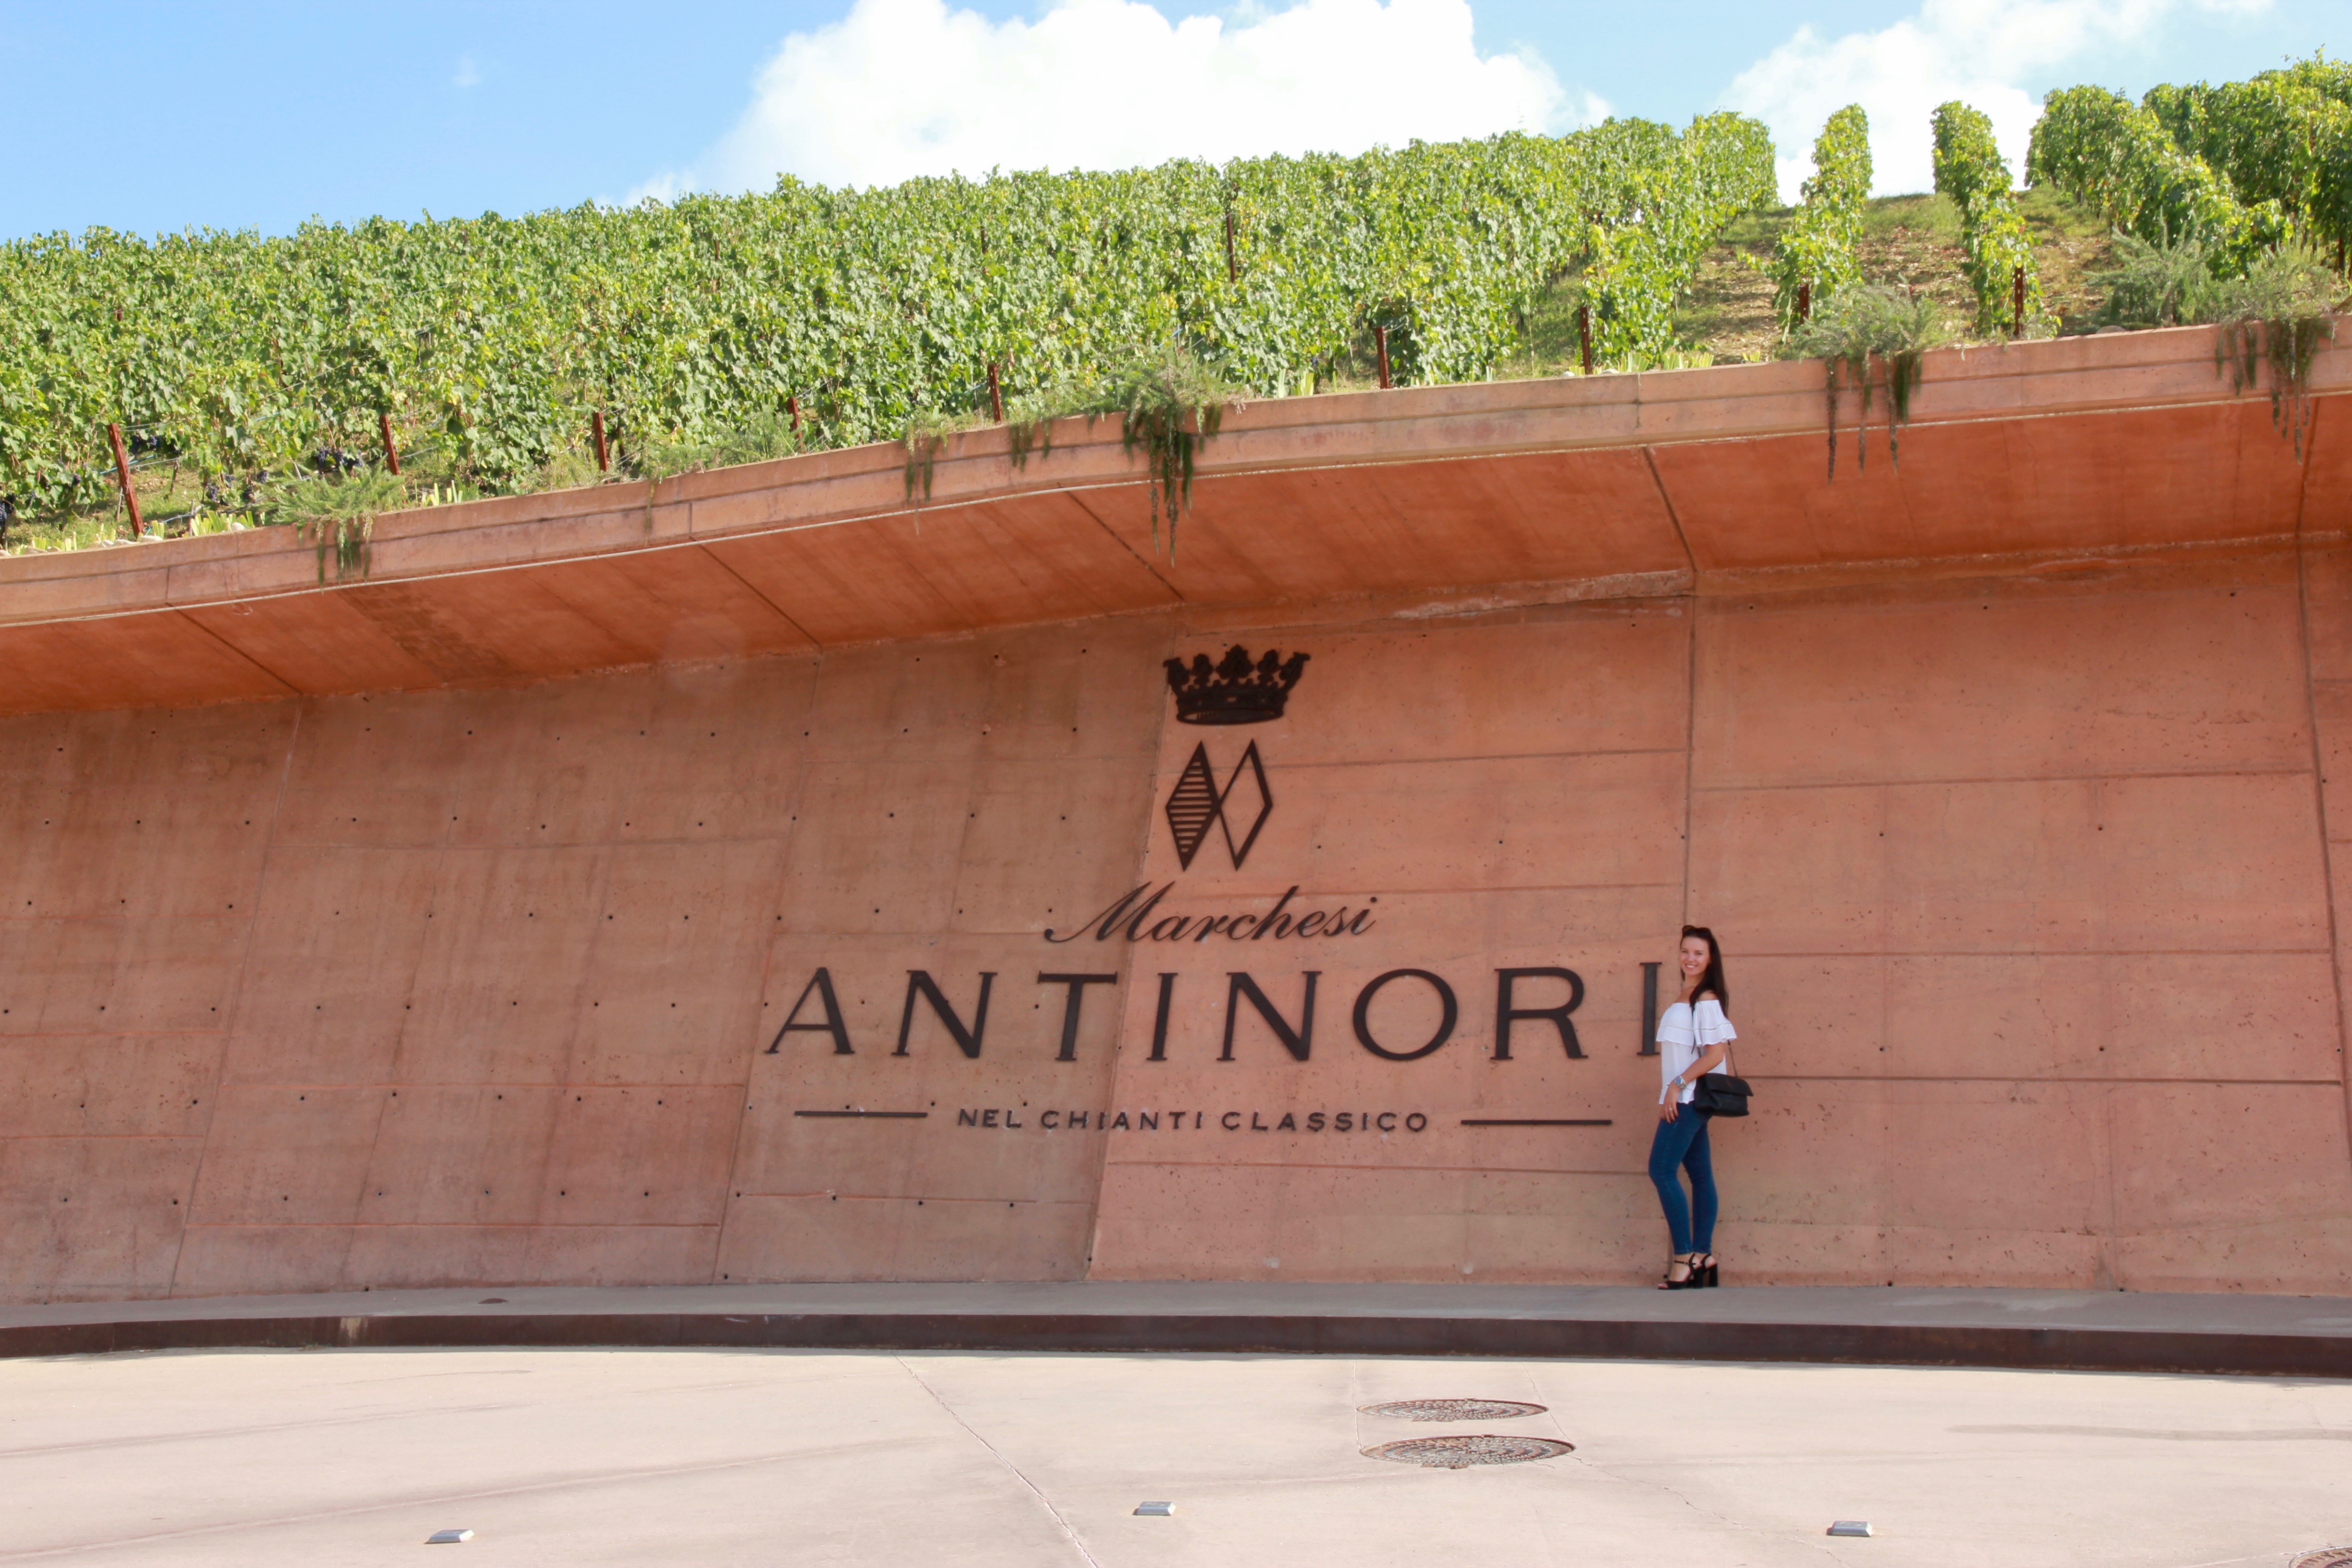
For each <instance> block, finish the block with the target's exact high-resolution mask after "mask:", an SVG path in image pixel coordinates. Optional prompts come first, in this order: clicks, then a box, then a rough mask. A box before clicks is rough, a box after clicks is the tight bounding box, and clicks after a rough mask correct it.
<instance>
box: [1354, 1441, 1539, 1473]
mask: <svg viewBox="0 0 2352 1568" xmlns="http://www.w3.org/2000/svg"><path fill="white" fill-rule="evenodd" d="M1575 1451H1576V1445H1575V1444H1573V1443H1562V1442H1559V1441H1557V1440H1556V1439H1554V1438H1550V1437H1504V1436H1496V1435H1495V1434H1493V1433H1490V1432H1488V1433H1481V1434H1479V1435H1478V1436H1475V1437H1455V1436H1444V1437H1435V1436H1433V1437H1407V1438H1406V1439H1405V1440H1404V1441H1403V1442H1402V1443H1382V1444H1381V1445H1380V1446H1379V1447H1374V1448H1367V1449H1365V1450H1364V1457H1365V1458H1368V1459H1393V1460H1394V1461H1396V1462H1397V1463H1398V1464H1400V1465H1429V1466H1433V1467H1434V1468H1438V1469H1441V1470H1466V1469H1468V1468H1470V1467H1471V1466H1473V1465H1524V1464H1526V1463H1527V1462H1528V1461H1529V1460H1530V1459H1557V1458H1559V1457H1560V1456H1561V1455H1562V1454H1570V1453H1574V1452H1575Z"/></svg>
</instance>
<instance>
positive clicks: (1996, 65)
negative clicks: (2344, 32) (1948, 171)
mask: <svg viewBox="0 0 2352 1568" xmlns="http://www.w3.org/2000/svg"><path fill="white" fill-rule="evenodd" d="M2185 5H2194V6H2195V7H2196V8H2197V9H2199V10H2202V11H2218V12H2235V13H2251V12H2257V11H2263V10H2267V9H2268V8H2269V5H2270V0H1925V3H1924V4H1923V5H1920V7H1919V9H1918V11H1917V13H1916V14H1915V15H1913V16H1907V17H1906V18H1904V19H1903V20H1902V21H1899V22H1896V23H1895V24H1894V25H1893V26H1887V27H1882V28H1880V29H1879V30H1878V31H1876V32H1874V33H1848V34H1846V35H1845V36H1844V37H1838V38H1832V39H1824V38H1822V37H1821V36H1820V35H1819V34H1817V33H1815V32H1814V31H1813V30H1812V29H1811V27H1801V28H1799V29H1798V30H1797V32H1796V34H1795V35H1794V36H1793V37H1790V39H1789V41H1788V42H1787V43H1785V44H1782V45H1781V46H1780V47H1779V48H1777V49H1774V50H1773V51H1772V52H1771V53H1770V54H1769V55H1766V56H1765V57H1764V58H1762V59H1760V60H1759V61H1757V62H1756V63H1755V64H1754V65H1752V66H1750V67H1748V69H1747V70H1745V71H1743V72H1741V73H1740V75H1739V77H1738V79H1737V80H1735V81H1734V82H1733V83H1732V84H1731V87H1730V88H1729V89H1728V90H1727V91H1726V92H1725V94H1724V96H1723V101H1724V102H1725V104H1727V106H1729V107H1731V108H1733V109H1738V110H1746V111H1747V112H1748V113H1750V114H1753V115H1755V116H1756V117H1757V118H1758V119H1759V120H1761V121H1764V123H1765V124H1767V125H1769V126H1770V127H1771V129H1772V140H1773V142H1775V143H1776V144H1777V145H1778V146H1779V148H1780V194H1781V195H1782V197H1783V198H1784V199H1786V200H1789V201H1794V200H1795V199H1796V198H1797V186H1798V184H1799V183H1800V182H1801V181H1802V180H1803V179H1804V178H1805V177H1806V176H1807V175H1809V174H1811V173H1812V145H1813V138H1814V137H1816V136H1818V135H1820V134H1821V129H1822V121H1825V120H1827V119H1828V118H1829V117H1830V115H1831V114H1832V113H1833V112H1834V111H1836V110H1839V109H1842V108H1843V107H1844V106H1845V105H1847V104H1849V103H1859V104H1861V105H1862V106H1863V108H1864V110H1868V111H1869V114H1870V153H1871V162H1872V165H1873V174H1874V179H1875V184H1876V188H1877V190H1878V191H1879V193H1880V194H1882V195H1885V194H1895V193H1900V192H1906V191H1926V190H1932V189H1934V188H1935V166H1934V161H1933V157H1932V149H1933V147H1934V135H1933V133H1932V132H1930V130H1929V129H1928V116H1929V115H1930V114H1932V113H1933V112H1934V111H1935V108H1936V106H1937V104H1939V103H1944V102H1947V101H1948V100H1952V99H1956V98H1957V99H1958V100H1961V101H1963V102H1965V103H1967V104H1969V106H1970V107H1971V108H1975V109H1980V110H1983V111H1984V112H1985V113H1986V114H1988V115H1990V116H1991V118H1992V123H1993V134H1994V135H1995V136H1996V137H1997V138H1998V139H1999V140H2000V149H2001V152H2002V153H2005V154H2006V155H2007V156H2008V158H2009V160H2010V163H2011V168H2012V170H2013V172H2014V173H2015V174H2016V175H2017V177H2018V178H2019V180H2020V181H2022V180H2023V178H2024V176H2025V145H2026V142H2027V139H2028V138H2029V137H2030V136H2031V135H2032V131H2033V122H2034V121H2035V120H2036V119H2038V118H2040V116H2041V113H2042V100H2041V97H2040V95H2039V94H2038V93H2036V92H2034V91H2032V90H2030V89H2029V86H2028V84H2029V83H2032V82H2036V81H2038V80H2041V79H2043V78H2044V74H2045V73H2047V72H2050V71H2052V70H2054V69H2056V68H2060V67H2062V66H2065V65H2067V64H2069V63H2070V62H2079V61H2080V60H2081V58H2082V57H2084V55H2086V54H2090V53H2093V52H2094V51H2099V52H2101V53H2102V54H2105V52H2107V51H2111V50H2113V49H2114V48H2115V47H2116V46H2130V45H2135V44H2146V43H2147V42H2148V41H2150V39H2151V35H2152V34H2153V33H2154V32H2155V31H2156V29H2157V28H2158V27H2159V26H2161V25H2162V24H2163V22H2164V21H2165V19H2166V17H2167V16H2168V14H2170V13H2173V12H2176V11H2179V10H2181V9H2183V8H2184V6H2185Z"/></svg>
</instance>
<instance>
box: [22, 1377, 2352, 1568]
mask: <svg viewBox="0 0 2352 1568" xmlns="http://www.w3.org/2000/svg"><path fill="white" fill-rule="evenodd" d="M1456 1397H1465V1398H1482V1399H1500V1400H1514V1401H1521V1402H1525V1403H1528V1404H1533V1405H1543V1406H1545V1407H1546V1409H1545V1411H1544V1413H1543V1414H1541V1415H1532V1416H1526V1417H1521V1418H1517V1419H1512V1420H1502V1421H1496V1420H1487V1421H1473V1422H1468V1423H1455V1424H1423V1423H1413V1422H1406V1421H1402V1420H1397V1419H1392V1418H1388V1417H1383V1416H1380V1415H1370V1414H1365V1413H1363V1412H1362V1411H1361V1410H1360V1406H1363V1405H1371V1404H1375V1403H1379V1402H1381V1401H1389V1400H1402V1399H1433V1398H1456ZM1439 1433H1498V1434H1522V1435H1526V1436H1539V1437H1548V1438H1552V1439H1556V1440H1561V1441H1565V1442H1568V1443H1571V1444H1573V1445H1574V1446H1575V1447H1574V1451H1573V1452H1572V1453H1570V1454H1567V1455H1565V1456H1562V1457H1559V1458H1549V1459H1544V1460H1538V1461H1533V1462H1526V1463H1517V1464H1510V1465H1505V1466H1496V1467H1478V1468H1466V1469H1434V1468H1420V1467H1417V1466H1410V1465H1405V1464H1399V1463H1392V1462H1387V1461H1383V1460H1381V1459H1378V1458H1367V1457H1366V1456H1365V1455H1364V1454H1363V1453H1362V1452H1361V1450H1363V1449H1365V1448H1367V1447H1374V1446H1376V1445H1379V1444H1384V1443H1391V1442H1396V1441H1400V1440H1403V1439H1407V1438H1412V1437H1419V1436H1428V1435H1432V1434H1439ZM1159 1500H1165V1501H1169V1502H1172V1503H1173V1504H1174V1505H1175V1511H1174V1513H1173V1514H1172V1516H1171V1517H1165V1518H1160V1517H1139V1516H1138V1515H1137V1514H1136V1513H1135V1511H1134V1510H1135V1509H1136V1507H1137V1505H1138V1504H1139V1503H1142V1502H1145V1501H1159ZM1839 1519H1857V1520H1868V1521H1870V1522H1871V1525H1872V1528H1873V1531H1874V1534H1873V1536H1872V1537H1871V1538H1870V1539H1867V1540H1843V1539H1832V1538H1831V1537H1829V1536H1827V1535H1826V1534H1825V1533H1824V1532H1825V1531H1826V1530H1827V1528H1828V1526H1829V1524H1830V1523H1831V1521H1833V1520H1839ZM0 1521H5V1531H0V1563H17V1562H74V1563H156V1564H163V1563H172V1564H184V1563H240V1564H252V1563H303V1564H318V1563H352V1564H373V1563H408V1562H416V1561H420V1560H421V1561H423V1562H424V1563H442V1564H460V1565H462V1564H465V1563H478V1564H488V1563H531V1564H567V1563H713V1564H716V1563H746V1564H750V1563H761V1564H765V1563H793V1564H803V1563H926V1564H938V1563H971V1564H998V1563H1001V1564H1006V1565H1008V1568H1010V1565H1015V1564H1018V1565H1021V1568H1031V1565H1036V1564H1062V1563H1068V1564H1081V1565H1083V1564H1088V1563H1093V1564H1100V1565H1103V1568H1113V1565H1118V1568H1127V1565H1130V1564H1132V1565H1138V1568H1141V1565H1161V1564H1194V1563H1201V1564H1207V1563H1215V1564H1251V1565H1259V1564H1318V1563H1332V1564H1340V1563H1345V1564H1350V1565H1359V1568H1382V1565H1388V1564H1395V1565H1398V1568H1405V1565H1412V1568H1423V1565H1426V1564H1432V1563H1495V1564H1514V1565H1517V1564H1540V1563H1561V1564H1569V1563H1573V1564H1611V1565H1622V1568H1635V1565H1640V1564H1649V1563H1658V1564H1665V1563H1674V1564H1689V1563H1702V1564H1710V1565H1722V1568H1734V1565H1738V1564H1754V1565H1759V1568H1765V1565H1779V1564H1832V1563H1857V1564H1872V1565H1888V1568H1891V1565H1894V1564H1906V1565H1908V1564H1936V1565H1938V1568H1967V1565H1971V1564H1987V1565H1994V1564H1998V1565H2000V1568H2029V1565H2037V1564H2051V1565H2059V1564H2065V1565H2077V1564H2080V1565H2097V1568H2105V1565H2109V1564H2113V1565H2116V1568H2126V1565H2129V1568H2189V1565H2192V1564H2194V1565H2218V1564H2222V1563H2249V1564H2252V1563H2263V1564H2278V1565H2280V1568H2284V1564H2286V1563H2288V1562H2289V1561H2290V1560H2291V1559H2292V1557H2293V1555H2294V1553H2296V1552H2299V1551H2303V1550H2308V1549H2310V1548H2314V1547H2319V1546H2325V1545H2328V1544H2331V1543H2337V1542H2347V1543H2352V1384H2345V1383H2339V1382H2326V1381H2317V1380H2313V1381H2298V1380H2283V1379H2273V1380H2261V1379H2240V1378H2210V1377H2185V1376H2154V1375H2124V1374H2103V1373H2047V1372H2004V1371H1980V1370H1952V1369H1921V1368H1909V1369H1893V1368H1878V1367H1859V1366H1771V1367H1766V1366H1754V1365H1739V1364H1692V1363H1632V1362H1510V1361H1488V1360H1472V1359H1460V1358H1454V1359H1444V1360H1410V1359H1349V1358H1343V1357H1276V1356H1247V1355H1234V1356H1218V1355H1074V1354H986V1353H976V1352H963V1353H928V1354H916V1353H898V1354H894V1353H889V1352H849V1353H835V1352H800V1351H703V1350H692V1351H686V1350H677V1351H597V1350H555V1349H515V1350H500V1349H492V1350H474V1351H447V1350H414V1351H368V1350H352V1351H344V1350H317V1351H252V1350H244V1351H224V1352H202V1351H172V1352H154V1353H150V1354H132V1355H111V1356H91V1357H57V1358H51V1359H36V1360H18V1361H12V1362H5V1363H0ZM446 1528H465V1529H470V1530H472V1531H474V1532H475V1533H474V1536H473V1539H472V1540H471V1541H469V1542H465V1543H464V1544H462V1545H457V1546H449V1547H443V1546H429V1547H428V1546H427V1545H426V1544H425V1539H426V1537H427V1536H428V1535H430V1534H432V1533H433V1532H434V1531H436V1530H441V1529H446Z"/></svg>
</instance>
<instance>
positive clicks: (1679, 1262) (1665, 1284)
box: [1658, 1252, 1699, 1290]
mask: <svg viewBox="0 0 2352 1568" xmlns="http://www.w3.org/2000/svg"><path fill="white" fill-rule="evenodd" d="M1698 1258H1699V1255H1698V1254H1697V1253H1696V1252H1677V1253H1675V1260H1674V1261H1673V1262H1672V1263H1669V1264H1668V1265H1666V1277H1665V1278H1664V1279H1661V1280H1659V1281H1658V1289H1661V1290H1695V1289H1697V1288H1698ZM1677 1268H1681V1269H1685V1270H1687V1272H1685V1274H1684V1275H1683V1277H1682V1278H1681V1279H1675V1269H1677Z"/></svg>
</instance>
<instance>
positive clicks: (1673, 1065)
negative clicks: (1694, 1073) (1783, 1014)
mask: <svg viewBox="0 0 2352 1568" xmlns="http://www.w3.org/2000/svg"><path fill="white" fill-rule="evenodd" d="M1738 1037H1739V1031H1738V1030H1737V1029H1735V1028H1733V1027H1732V1026H1731V1020H1730V1019H1728V1018H1727V1017H1725V1016H1723V1004H1722V1003H1720V1002H1718V1001H1717V1000H1716V999H1715V998H1714V997H1712V996H1702V997H1700V998H1699V999H1698V1005H1696V1006H1693V1005H1691V1004H1690V1003H1688V1002H1677V1003H1675V1005H1673V1006H1671V1007H1669V1008H1667V1009H1666V1013H1665V1016H1664V1017H1662V1018H1660V1019H1659V1020H1658V1103H1659V1104H1660V1105H1664V1103H1665V1102H1666V1094H1667V1091H1668V1090H1670V1089H1673V1087H1674V1082H1675V1079H1676V1078H1681V1077H1686V1076H1687V1075H1688V1074H1689V1072H1690V1069H1691V1068H1692V1067H1693V1066H1694V1065H1695V1064H1696V1062H1697V1061H1698V1058H1701V1057H1702V1056H1705V1055H1706V1050H1707V1047H1710V1046H1715V1045H1720V1044H1721V1043H1723V1042H1724V1041H1725V1040H1736V1039H1738ZM1715 1070H1716V1071H1717V1072H1721V1071H1723V1070H1724V1069H1723V1068H1720V1067H1718V1068H1716V1069H1715ZM1693 1087H1694V1086H1693V1085H1691V1084H1689V1083H1685V1084H1684V1085H1683V1094H1682V1101H1681V1102H1682V1103H1683V1104H1685V1105H1688V1104H1689V1103H1690V1101H1691V1091H1692V1089H1693Z"/></svg>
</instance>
